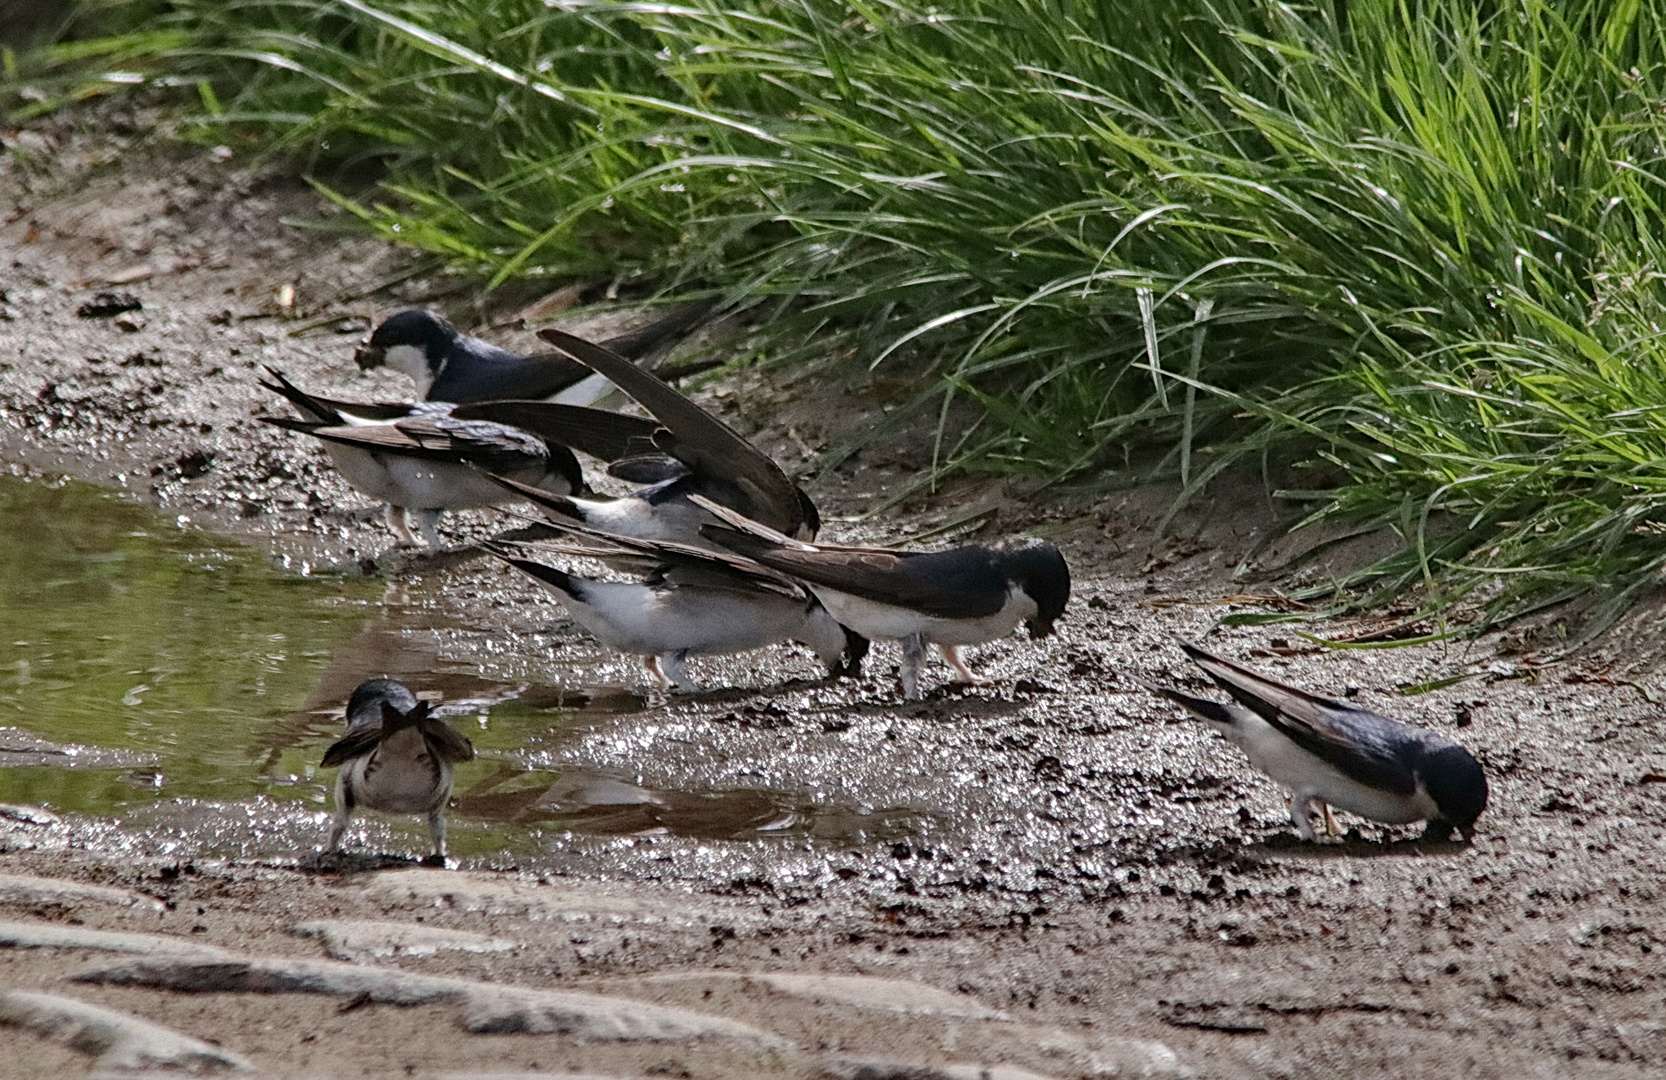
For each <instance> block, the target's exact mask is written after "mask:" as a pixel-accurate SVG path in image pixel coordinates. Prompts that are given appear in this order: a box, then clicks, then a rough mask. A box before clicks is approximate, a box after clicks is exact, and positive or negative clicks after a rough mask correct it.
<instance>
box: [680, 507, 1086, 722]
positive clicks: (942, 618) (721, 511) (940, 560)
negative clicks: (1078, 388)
mask: <svg viewBox="0 0 1666 1080" xmlns="http://www.w3.org/2000/svg"><path fill="white" fill-rule="evenodd" d="M695 502H697V503H699V504H700V505H702V506H704V507H706V509H708V510H710V511H711V512H712V513H713V514H714V515H716V516H718V517H721V518H722V519H723V520H724V522H725V523H727V525H730V526H733V527H732V528H726V527H722V526H715V525H707V526H704V527H703V528H702V529H701V530H700V534H701V536H703V537H705V538H706V539H707V540H708V541H710V542H712V543H715V544H718V545H720V546H722V547H724V548H727V549H728V550H730V551H733V552H736V553H738V554H741V555H745V556H746V557H748V558H750V559H753V560H755V561H756V562H758V563H761V564H762V565H764V566H767V567H769V568H770V569H771V570H774V571H776V572H778V573H782V574H786V575H788V576H789V577H792V578H795V579H797V580H799V581H802V582H804V584H805V585H806V587H808V588H809V590H810V591H811V592H813V593H815V595H816V598H817V599H818V600H820V601H821V602H822V605H823V606H824V607H826V608H827V610H828V612H829V613H830V614H832V616H833V618H835V619H837V620H838V621H839V622H840V623H841V624H842V625H844V626H848V627H850V629H852V630H853V631H855V632H856V633H858V634H860V635H861V636H863V637H865V638H870V639H881V640H887V641H899V642H901V643H902V672H901V675H902V692H903V697H904V698H906V699H908V700H916V699H918V698H919V697H920V696H921V695H920V673H921V669H922V668H923V667H924V665H925V657H926V646H928V645H936V646H937V648H938V649H939V650H940V651H941V652H942V654H943V659H944V660H945V661H946V662H947V663H948V665H949V666H950V667H952V668H953V669H954V670H955V673H956V674H958V675H959V676H960V678H961V680H962V681H963V682H968V683H980V682H983V681H984V680H982V679H980V678H979V677H978V676H976V675H974V674H972V672H971V670H970V669H969V668H967V666H966V662H965V660H964V659H962V657H961V655H960V650H961V649H962V648H964V647H965V646H967V645H982V644H984V643H985V642H989V641H994V640H995V639H996V638H1001V637H1005V636H1006V635H1008V634H1010V633H1012V632H1013V631H1014V630H1015V629H1017V628H1018V624H1019V623H1023V624H1024V626H1025V628H1026V629H1027V630H1029V632H1030V637H1032V638H1044V637H1046V636H1048V635H1049V634H1051V633H1052V632H1053V623H1055V622H1056V621H1057V620H1058V619H1059V617H1060V616H1061V615H1063V614H1064V609H1065V605H1066V604H1068V603H1069V601H1070V567H1069V566H1068V565H1066V563H1065V561H1064V556H1063V555H1060V554H1059V550H1058V548H1055V547H1054V546H1053V545H1052V544H1049V543H1048V542H1047V541H1045V540H1038V539H1036V538H1034V537H1027V536H1025V537H1006V538H1003V539H1000V540H997V541H995V542H994V543H992V544H970V545H967V546H966V547H959V548H955V549H953V550H951V551H931V552H927V551H893V550H890V549H888V548H861V547H839V546H836V545H831V544H807V543H801V542H799V541H796V540H793V539H792V538H790V537H787V536H783V535H781V534H780V533H776V532H773V531H772V530H770V529H767V528H765V527H763V526H761V525H759V524H758V523H757V522H754V521H748V520H747V519H746V518H744V517H742V516H741V515H739V514H736V513H734V512H733V511H731V510H728V509H727V508H725V507H721V506H717V505H715V504H713V503H711V502H709V501H707V500H705V499H701V498H699V497H696V498H695Z"/></svg>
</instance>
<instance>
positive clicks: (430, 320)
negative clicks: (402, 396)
mask: <svg viewBox="0 0 1666 1080" xmlns="http://www.w3.org/2000/svg"><path fill="white" fill-rule="evenodd" d="M458 336H459V335H458V333H457V328H456V327H455V326H452V325H451V324H450V323H449V322H447V321H446V320H445V318H444V316H441V315H438V314H436V313H435V312H432V311H429V310H428V309H427V308H411V309H410V310H409V311H401V312H400V313H399V314H397V315H390V316H389V317H388V318H387V319H386V320H384V321H383V323H382V325H380V326H378V327H377V328H376V329H375V330H372V331H371V332H370V336H369V337H368V338H366V339H365V340H364V344H362V345H360V346H359V349H358V351H357V352H355V353H354V354H353V359H354V360H355V361H356V362H357V363H358V365H359V370H360V371H369V370H370V369H371V368H378V367H390V368H393V369H394V370H395V371H399V372H403V373H404V374H406V375H409V376H411V377H412V378H413V379H418V380H421V379H423V378H427V379H429V380H432V379H433V378H434V376H435V375H437V374H439V369H440V365H441V363H442V362H443V360H444V358H445V354H446V352H447V350H449V349H450V348H451V346H452V344H453V343H455V342H456V340H457V338H458Z"/></svg>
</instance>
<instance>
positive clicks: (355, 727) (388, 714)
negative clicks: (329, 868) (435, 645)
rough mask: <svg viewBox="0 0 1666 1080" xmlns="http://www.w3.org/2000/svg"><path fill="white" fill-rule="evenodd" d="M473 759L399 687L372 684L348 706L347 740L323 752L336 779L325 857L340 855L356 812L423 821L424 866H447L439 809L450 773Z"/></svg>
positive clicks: (463, 742) (462, 742) (462, 741)
mask: <svg viewBox="0 0 1666 1080" xmlns="http://www.w3.org/2000/svg"><path fill="white" fill-rule="evenodd" d="M473 757H474V745H473V744H472V743H470V742H469V740H468V739H466V738H465V737H463V736H462V735H459V734H457V732H455V731H453V730H452V729H451V727H450V726H449V725H448V724H446V722H445V721H443V720H441V719H440V718H439V717H437V716H433V715H431V714H430V713H429V709H428V703H427V702H426V701H418V700H417V698H416V695H415V694H413V693H411V691H410V690H409V689H408V688H406V687H405V685H404V684H402V683H397V682H395V681H393V680H392V679H370V680H368V681H366V682H362V683H360V684H359V685H358V687H357V689H355V690H354V691H353V695H352V697H350V698H349V699H348V701H347V735H346V737H345V738H343V739H341V740H340V741H338V742H336V743H335V744H334V745H332V746H331V747H330V748H329V749H328V750H326V751H324V761H323V766H324V768H326V769H328V768H331V767H334V766H340V768H341V771H340V772H338V773H336V787H335V802H336V813H335V820H334V821H332V822H331V823H330V837H329V840H328V842H327V843H326V844H325V851H332V852H333V851H337V850H340V848H341V837H342V834H343V833H345V832H346V831H347V823H348V822H349V821H350V820H351V819H352V816H353V811H354V810H356V809H358V808H359V807H367V808H369V809H371V810H383V811H386V812H388V813H390V814H423V815H426V817H427V818H428V835H429V837H430V838H431V839H432V841H433V853H432V854H431V855H430V856H429V857H428V858H427V859H424V860H423V861H424V862H425V863H435V862H437V863H439V864H441V865H444V863H445V804H446V803H447V801H449V800H450V798H451V784H452V765H453V764H455V763H457V762H460V761H469V760H471V759H472V758H473Z"/></svg>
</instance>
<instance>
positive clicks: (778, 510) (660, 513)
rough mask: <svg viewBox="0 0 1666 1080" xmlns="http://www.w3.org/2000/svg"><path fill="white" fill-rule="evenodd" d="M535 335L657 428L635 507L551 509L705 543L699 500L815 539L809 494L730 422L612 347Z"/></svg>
mask: <svg viewBox="0 0 1666 1080" xmlns="http://www.w3.org/2000/svg"><path fill="white" fill-rule="evenodd" d="M538 336H539V337H541V338H543V339H544V340H545V341H546V342H548V343H549V344H551V345H553V346H555V347H556V348H557V349H559V350H560V351H561V352H563V353H565V354H567V355H570V356H571V357H573V358H574V359H575V360H577V361H579V362H581V363H583V364H584V365H585V366H586V367H588V368H590V369H592V370H594V371H595V372H596V373H597V374H598V375H602V376H605V377H606V378H607V379H609V380H610V381H612V382H613V384H614V385H616V386H618V387H619V389H621V390H623V391H624V392H625V393H627V394H629V395H630V396H631V397H632V398H633V399H635V401H636V403H637V404H639V405H641V406H642V407H643V408H644V409H646V410H647V411H648V412H649V414H651V415H652V416H653V418H654V419H655V420H656V421H658V422H659V425H660V426H659V429H658V430H656V431H655V432H654V433H653V436H652V447H651V449H652V450H653V451H654V455H645V456H644V457H643V458H640V459H639V462H640V467H642V468H645V469H649V470H652V471H651V472H647V473H644V474H642V475H640V476H638V477H635V479H637V480H638V482H641V483H648V484H650V485H651V486H649V487H647V488H644V489H642V490H641V491H638V492H636V493H635V494H633V495H630V496H627V497H626V499H632V500H635V501H634V502H626V501H624V500H613V501H612V502H613V503H614V504H615V505H607V504H603V503H600V502H598V501H592V502H590V503H577V502H575V503H573V504H572V505H570V506H568V507H566V508H565V509H564V510H563V509H556V508H554V507H548V508H549V509H555V510H556V512H557V513H560V514H563V515H564V516H566V517H567V518H568V520H575V519H576V520H578V521H580V522H582V523H584V524H587V525H590V526H592V527H595V528H600V529H604V530H606V531H608V532H612V533H623V534H626V535H631V536H642V537H646V538H649V539H665V540H675V541H678V542H680V543H686V544H697V545H703V543H704V541H702V540H701V538H700V536H699V533H698V527H699V525H701V524H708V523H712V522H713V521H715V520H716V519H714V518H712V517H711V516H710V515H709V514H708V513H707V512H705V511H704V510H702V509H700V508H699V507H698V506H695V505H692V504H691V502H690V499H691V497H693V496H695V495H699V496H701V497H703V498H706V499H710V500H712V501H713V502H716V503H719V504H721V505H723V506H727V507H730V508H731V509H733V510H735V511H737V512H738V513H740V514H743V515H745V516H746V517H748V518H751V519H752V520H754V521H758V522H761V523H763V524H764V525H766V526H768V527H769V528H771V529H775V530H776V531H778V532H781V533H785V534H786V535H788V536H793V537H797V538H799V539H803V540H809V539H813V538H814V537H815V535H816V532H817V530H818V529H820V528H821V517H820V515H819V514H818V513H817V512H816V504H815V503H814V502H812V501H811V499H810V496H809V495H807V494H805V492H804V490H803V489H802V488H800V487H799V486H798V485H797V484H795V483H793V481H792V480H791V479H790V478H788V476H787V474H786V473H785V472H783V471H781V467H780V466H779V465H777V464H776V463H775V462H774V461H772V460H770V458H769V456H768V455H767V454H765V453H763V452H762V451H760V450H759V449H758V448H757V447H755V446H753V445H752V444H751V443H749V442H747V441H746V440H745V439H744V438H742V437H741V436H740V435H739V434H738V433H736V432H735V431H734V430H733V429H732V428H730V427H729V426H728V425H727V424H724V423H723V422H722V421H721V420H719V419H717V418H716V417H715V416H712V415H711V414H710V413H708V412H706V411H705V410H704V409H702V408H701V407H700V406H698V405H696V404H695V403H694V402H692V401H690V400H689V399H688V398H687V397H685V396H683V395H682V394H681V393H680V392H678V391H677V390H676V389H675V388H673V387H672V386H670V385H668V384H667V383H665V382H664V381H663V380H661V379H660V378H659V377H658V376H656V375H654V374H653V373H651V372H648V371H644V370H642V369H641V368H639V367H637V366H636V365H635V364H633V363H631V362H630V361H629V360H627V359H625V358H624V357H622V356H619V355H618V354H617V353H614V352H612V351H611V350H609V349H607V348H604V347H602V346H600V345H596V344H593V343H592V342H589V341H585V340H584V339H583V338H580V337H574V336H573V335H572V334H567V333H563V332H562V331H560V330H540V331H539V332H538ZM656 455H657V456H656ZM616 475H617V472H616ZM626 478H627V479H632V477H626Z"/></svg>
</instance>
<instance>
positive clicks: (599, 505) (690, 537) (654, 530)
mask: <svg viewBox="0 0 1666 1080" xmlns="http://www.w3.org/2000/svg"><path fill="white" fill-rule="evenodd" d="M580 505H582V506H583V507H584V508H585V523H586V524H588V525H590V526H591V527H592V528H596V529H601V530H602V531H604V532H610V533H618V534H619V535H620V536H634V537H636V538H637V539H639V540H669V541H671V542H673V543H678V544H693V545H695V546H697V547H703V548H709V549H711V550H713V551H726V549H725V548H722V547H719V546H718V545H716V544H713V543H711V542H710V541H708V540H707V539H706V538H705V537H703V536H701V535H700V526H702V525H713V524H717V523H718V521H717V518H715V517H713V516H712V515H711V514H709V513H707V512H706V511H704V510H702V509H700V508H699V507H698V506H695V505H694V504H693V503H691V502H689V501H688V500H687V499H681V498H674V499H667V500H665V501H664V502H662V503H660V504H659V505H658V506H650V505H649V504H648V500H646V499H639V498H635V497H634V496H626V497H624V498H621V499H609V500H605V501H603V500H593V501H587V502H582V503H581V504H580Z"/></svg>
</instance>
